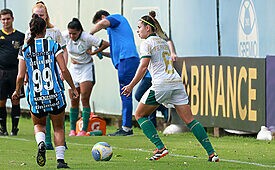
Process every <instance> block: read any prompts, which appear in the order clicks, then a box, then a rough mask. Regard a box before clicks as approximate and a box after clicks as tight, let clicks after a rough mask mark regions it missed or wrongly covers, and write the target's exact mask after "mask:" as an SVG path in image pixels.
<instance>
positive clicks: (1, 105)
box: [0, 9, 25, 136]
mask: <svg viewBox="0 0 275 170" xmlns="http://www.w3.org/2000/svg"><path fill="white" fill-rule="evenodd" d="M0 19H1V23H2V25H3V27H2V29H1V30H0V125H1V127H0V136H8V135H9V134H8V131H7V110H6V102H7V99H8V98H10V99H11V96H12V93H13V92H14V90H15V85H16V76H17V71H18V59H17V56H18V51H19V48H20V46H22V45H23V44H24V36H25V35H24V34H23V33H22V32H19V31H17V30H15V29H14V28H13V21H14V17H13V12H12V11H11V10H10V9H2V10H1V12H0ZM21 93H22V94H21V97H24V90H21ZM11 103H12V109H11V119H12V128H11V133H10V135H12V136H16V135H17V133H18V131H19V129H18V123H19V118H20V99H17V100H11Z"/></svg>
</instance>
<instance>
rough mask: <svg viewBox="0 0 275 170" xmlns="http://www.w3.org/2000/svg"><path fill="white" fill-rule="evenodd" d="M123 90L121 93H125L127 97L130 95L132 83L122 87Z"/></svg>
mask: <svg viewBox="0 0 275 170" xmlns="http://www.w3.org/2000/svg"><path fill="white" fill-rule="evenodd" d="M121 90H122V92H121V95H124V96H126V97H129V96H130V94H131V93H132V90H133V88H132V87H131V86H130V85H127V86H124V87H122V89H121Z"/></svg>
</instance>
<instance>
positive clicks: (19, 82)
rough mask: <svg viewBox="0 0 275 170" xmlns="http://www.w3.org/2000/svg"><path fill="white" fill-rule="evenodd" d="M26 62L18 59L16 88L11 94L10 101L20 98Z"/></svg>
mask: <svg viewBox="0 0 275 170" xmlns="http://www.w3.org/2000/svg"><path fill="white" fill-rule="evenodd" d="M26 69H27V68H26V62H25V60H23V59H19V64H18V74H17V78H16V88H15V91H14V93H13V94H12V99H13V100H17V99H19V98H20V94H21V87H22V86H23V83H24V78H25V74H26Z"/></svg>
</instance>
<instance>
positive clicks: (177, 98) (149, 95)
mask: <svg viewBox="0 0 275 170" xmlns="http://www.w3.org/2000/svg"><path fill="white" fill-rule="evenodd" d="M140 102H141V103H143V104H147V105H159V104H163V105H164V106H166V107H169V106H170V105H173V106H174V105H184V104H188V102H189V100H188V96H187V94H186V91H185V88H183V89H174V90H166V91H154V90H153V89H152V88H149V89H148V90H147V91H146V92H145V93H144V95H143V96H142V98H141V100H140Z"/></svg>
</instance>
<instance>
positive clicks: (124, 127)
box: [122, 126, 131, 132]
mask: <svg viewBox="0 0 275 170" xmlns="http://www.w3.org/2000/svg"><path fill="white" fill-rule="evenodd" d="M122 129H123V130H124V131H125V132H129V131H130V130H131V128H129V127H126V126H122Z"/></svg>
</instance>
